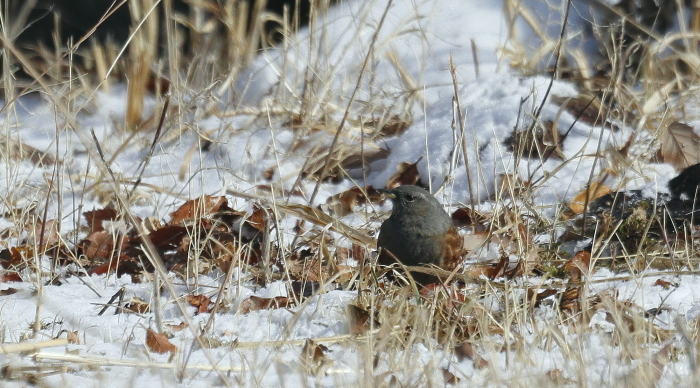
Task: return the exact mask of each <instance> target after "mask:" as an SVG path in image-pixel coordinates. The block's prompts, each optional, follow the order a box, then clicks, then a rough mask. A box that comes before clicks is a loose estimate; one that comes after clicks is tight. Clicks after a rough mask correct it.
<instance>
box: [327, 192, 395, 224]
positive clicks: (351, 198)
mask: <svg viewBox="0 0 700 388" xmlns="http://www.w3.org/2000/svg"><path fill="white" fill-rule="evenodd" d="M381 200H382V196H381V194H380V193H379V192H378V191H377V190H376V189H375V188H374V187H372V186H367V187H365V188H364V189H361V188H359V187H353V188H351V189H349V190H345V191H343V192H342V193H340V194H336V195H334V196H332V197H329V198H328V200H327V201H326V204H328V205H330V207H331V209H332V212H333V214H336V215H338V216H340V217H342V216H346V215H348V214H350V213H352V210H353V209H354V208H355V206H359V205H364V204H366V203H368V202H372V203H378V202H380V201H381Z"/></svg>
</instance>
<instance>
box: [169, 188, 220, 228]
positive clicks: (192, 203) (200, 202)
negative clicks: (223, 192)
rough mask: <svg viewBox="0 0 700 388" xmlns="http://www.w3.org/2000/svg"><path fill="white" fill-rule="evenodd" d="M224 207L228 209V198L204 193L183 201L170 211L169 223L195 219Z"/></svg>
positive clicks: (175, 223)
mask: <svg viewBox="0 0 700 388" xmlns="http://www.w3.org/2000/svg"><path fill="white" fill-rule="evenodd" d="M225 209H228V200H226V197H223V196H221V197H214V196H210V195H205V196H204V197H200V198H196V199H192V200H189V201H187V202H185V203H184V204H183V205H182V206H180V208H179V209H177V210H175V211H174V212H172V213H170V217H171V220H170V222H169V224H170V225H179V224H182V223H186V222H190V221H195V220H197V219H199V218H203V217H206V216H208V215H211V214H213V213H216V212H218V211H220V210H225Z"/></svg>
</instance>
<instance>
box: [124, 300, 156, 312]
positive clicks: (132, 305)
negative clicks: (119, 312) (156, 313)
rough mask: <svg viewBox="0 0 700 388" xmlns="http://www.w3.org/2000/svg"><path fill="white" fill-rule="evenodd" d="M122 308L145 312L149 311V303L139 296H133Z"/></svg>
mask: <svg viewBox="0 0 700 388" xmlns="http://www.w3.org/2000/svg"><path fill="white" fill-rule="evenodd" d="M124 309H126V311H127V312H135V313H138V314H146V313H148V312H150V311H151V305H150V304H148V302H146V301H144V300H143V299H141V298H139V297H134V298H132V299H131V300H130V301H129V303H127V304H126V306H124Z"/></svg>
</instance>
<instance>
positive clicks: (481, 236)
mask: <svg viewBox="0 0 700 388" xmlns="http://www.w3.org/2000/svg"><path fill="white" fill-rule="evenodd" d="M462 239H463V241H464V245H463V249H464V251H465V252H472V251H474V250H475V249H477V248H479V247H482V246H483V245H484V243H485V242H486V241H488V239H489V233H486V232H480V233H474V234H465V235H462Z"/></svg>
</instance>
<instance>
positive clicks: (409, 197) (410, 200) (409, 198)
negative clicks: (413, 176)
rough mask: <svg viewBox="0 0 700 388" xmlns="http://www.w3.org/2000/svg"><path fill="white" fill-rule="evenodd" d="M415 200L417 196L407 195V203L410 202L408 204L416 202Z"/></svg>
mask: <svg viewBox="0 0 700 388" xmlns="http://www.w3.org/2000/svg"><path fill="white" fill-rule="evenodd" d="M415 199H416V196H415V195H413V194H406V201H408V202H413V201H415Z"/></svg>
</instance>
